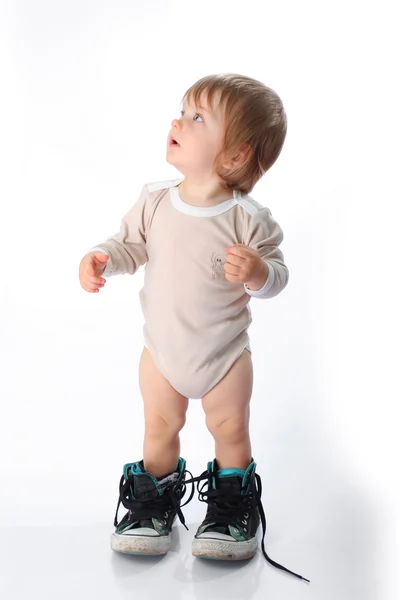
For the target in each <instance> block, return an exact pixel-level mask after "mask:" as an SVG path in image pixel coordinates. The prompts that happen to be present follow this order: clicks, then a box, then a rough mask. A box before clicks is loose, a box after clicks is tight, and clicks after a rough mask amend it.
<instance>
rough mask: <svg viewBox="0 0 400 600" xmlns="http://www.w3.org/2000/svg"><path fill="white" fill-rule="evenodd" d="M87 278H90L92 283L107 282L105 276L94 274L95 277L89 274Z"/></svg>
mask: <svg viewBox="0 0 400 600" xmlns="http://www.w3.org/2000/svg"><path fill="white" fill-rule="evenodd" d="M87 279H88V281H90V282H91V283H95V284H102V285H104V284H105V282H106V280H105V279H104V278H103V277H96V276H94V277H90V276H89V277H88V278H87Z"/></svg>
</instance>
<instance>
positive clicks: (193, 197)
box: [178, 178, 233, 206]
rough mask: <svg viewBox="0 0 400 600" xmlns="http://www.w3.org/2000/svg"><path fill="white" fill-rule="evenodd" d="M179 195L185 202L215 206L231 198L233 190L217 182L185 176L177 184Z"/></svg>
mask: <svg viewBox="0 0 400 600" xmlns="http://www.w3.org/2000/svg"><path fill="white" fill-rule="evenodd" d="M178 188H179V195H180V196H181V198H182V200H183V201H184V202H186V203H187V204H192V205H194V206H215V205H216V204H221V202H225V201H226V200H230V199H231V198H233V192H232V191H230V190H225V189H224V188H222V187H221V185H220V183H219V182H215V181H211V182H196V181H192V180H188V179H187V178H185V179H184V180H183V181H182V183H180V184H179V186H178Z"/></svg>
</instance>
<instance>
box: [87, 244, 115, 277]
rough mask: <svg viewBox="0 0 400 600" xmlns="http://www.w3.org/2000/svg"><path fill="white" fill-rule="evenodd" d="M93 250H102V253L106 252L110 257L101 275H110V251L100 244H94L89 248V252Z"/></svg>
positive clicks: (111, 267) (111, 268)
mask: <svg viewBox="0 0 400 600" xmlns="http://www.w3.org/2000/svg"><path fill="white" fill-rule="evenodd" d="M94 250H97V251H98V252H103V254H108V256H109V257H110V258H109V259H108V261H107V266H106V268H105V269H104V271H103V273H102V277H110V276H111V275H112V270H113V265H112V261H111V255H110V253H109V252H108V251H107V250H105V249H104V248H101V247H100V246H94V247H93V248H90V250H89V252H93V251H94Z"/></svg>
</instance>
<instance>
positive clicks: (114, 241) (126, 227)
mask: <svg viewBox="0 0 400 600" xmlns="http://www.w3.org/2000/svg"><path fill="white" fill-rule="evenodd" d="M147 198H148V188H147V186H144V187H143V189H142V192H141V194H140V196H139V198H138V200H137V201H136V203H135V204H134V206H133V207H132V208H131V209H130V210H129V211H128V212H127V214H126V215H125V216H124V217H123V218H122V220H121V225H120V230H119V232H117V233H115V234H114V235H112V236H111V237H109V238H107V239H106V240H105V241H104V242H102V243H101V244H97V245H96V246H93V248H91V249H90V250H89V252H92V251H93V250H98V251H99V252H104V253H105V254H108V255H109V257H110V258H109V259H108V261H107V266H106V269H105V270H104V272H103V276H104V277H110V276H112V275H121V274H123V273H129V274H130V275H133V274H134V273H135V272H136V271H137V270H138V268H139V267H140V266H141V265H143V264H145V263H146V262H147V261H148V256H147V250H146V218H145V209H146V200H147Z"/></svg>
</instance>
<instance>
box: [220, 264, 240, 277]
mask: <svg viewBox="0 0 400 600" xmlns="http://www.w3.org/2000/svg"><path fill="white" fill-rule="evenodd" d="M224 269H225V273H229V275H239V273H240V267H238V266H237V265H231V264H230V263H225V264H224Z"/></svg>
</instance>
